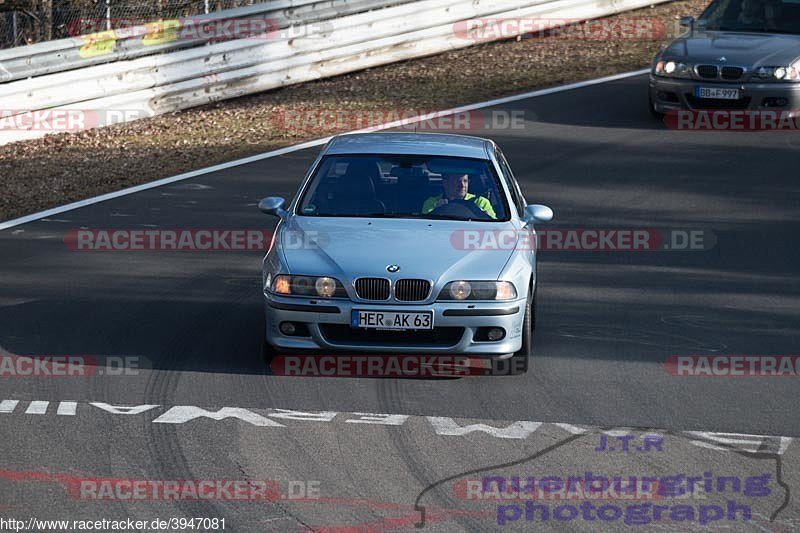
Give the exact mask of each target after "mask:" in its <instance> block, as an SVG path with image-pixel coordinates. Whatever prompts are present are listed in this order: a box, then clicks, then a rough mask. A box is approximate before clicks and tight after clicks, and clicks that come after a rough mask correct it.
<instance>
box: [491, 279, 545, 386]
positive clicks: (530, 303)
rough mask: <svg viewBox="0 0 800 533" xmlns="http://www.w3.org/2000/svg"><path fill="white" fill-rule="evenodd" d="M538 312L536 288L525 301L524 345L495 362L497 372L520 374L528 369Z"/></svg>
mask: <svg viewBox="0 0 800 533" xmlns="http://www.w3.org/2000/svg"><path fill="white" fill-rule="evenodd" d="M535 312H536V289H534V290H532V291H528V299H527V301H526V302H525V318H524V319H523V320H522V346H520V348H519V350H518V351H517V352H516V353H515V354H514V355H512V356H511V357H509V358H508V359H506V360H503V361H497V362H496V363H495V367H496V372H495V373H497V374H505V375H509V376H518V375H521V374H525V373H526V372H527V371H528V363H529V361H530V358H531V352H532V346H533V327H534V322H533V321H534V313H535Z"/></svg>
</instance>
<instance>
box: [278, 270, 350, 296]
mask: <svg viewBox="0 0 800 533" xmlns="http://www.w3.org/2000/svg"><path fill="white" fill-rule="evenodd" d="M271 290H272V292H274V293H275V294H281V295H284V296H311V297H315V296H319V297H320V298H344V297H346V296H347V293H346V292H345V290H344V286H343V285H342V284H341V282H339V280H338V279H335V278H331V277H328V276H290V275H288V274H281V275H278V276H275V277H274V278H273V279H272V285H271Z"/></svg>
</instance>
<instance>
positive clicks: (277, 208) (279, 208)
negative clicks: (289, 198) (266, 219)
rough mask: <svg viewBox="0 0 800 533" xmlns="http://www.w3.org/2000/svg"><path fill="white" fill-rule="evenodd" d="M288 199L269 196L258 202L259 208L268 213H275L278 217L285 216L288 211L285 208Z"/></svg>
mask: <svg viewBox="0 0 800 533" xmlns="http://www.w3.org/2000/svg"><path fill="white" fill-rule="evenodd" d="M285 204H286V200H284V199H283V198H281V197H280V196H267V197H266V198H264V199H263V200H261V201H260V202H258V209H259V210H260V211H261V212H262V213H264V214H266V215H274V216H277V217H281V218H285V217H286V215H287V213H286V211H285V210H284V209H283V206H284V205H285Z"/></svg>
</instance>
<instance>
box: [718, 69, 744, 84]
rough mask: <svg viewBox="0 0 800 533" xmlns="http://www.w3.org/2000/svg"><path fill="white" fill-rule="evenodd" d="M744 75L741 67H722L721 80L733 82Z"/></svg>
mask: <svg viewBox="0 0 800 533" xmlns="http://www.w3.org/2000/svg"><path fill="white" fill-rule="evenodd" d="M742 75H744V69H743V68H742V67H722V79H723V80H728V81H735V80H738V79H739V78H741V77H742Z"/></svg>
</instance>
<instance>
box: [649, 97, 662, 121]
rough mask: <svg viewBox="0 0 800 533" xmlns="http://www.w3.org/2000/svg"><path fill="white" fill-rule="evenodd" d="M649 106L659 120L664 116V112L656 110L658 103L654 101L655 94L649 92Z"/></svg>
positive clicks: (651, 112) (652, 113)
mask: <svg viewBox="0 0 800 533" xmlns="http://www.w3.org/2000/svg"><path fill="white" fill-rule="evenodd" d="M647 107H649V108H650V114H651V115H653V117H655V118H657V119H659V120H661V119H663V118H664V113H662V112H660V111H658V110H656V104H655V102H653V96H652V95H649V94H648V96H647Z"/></svg>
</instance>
